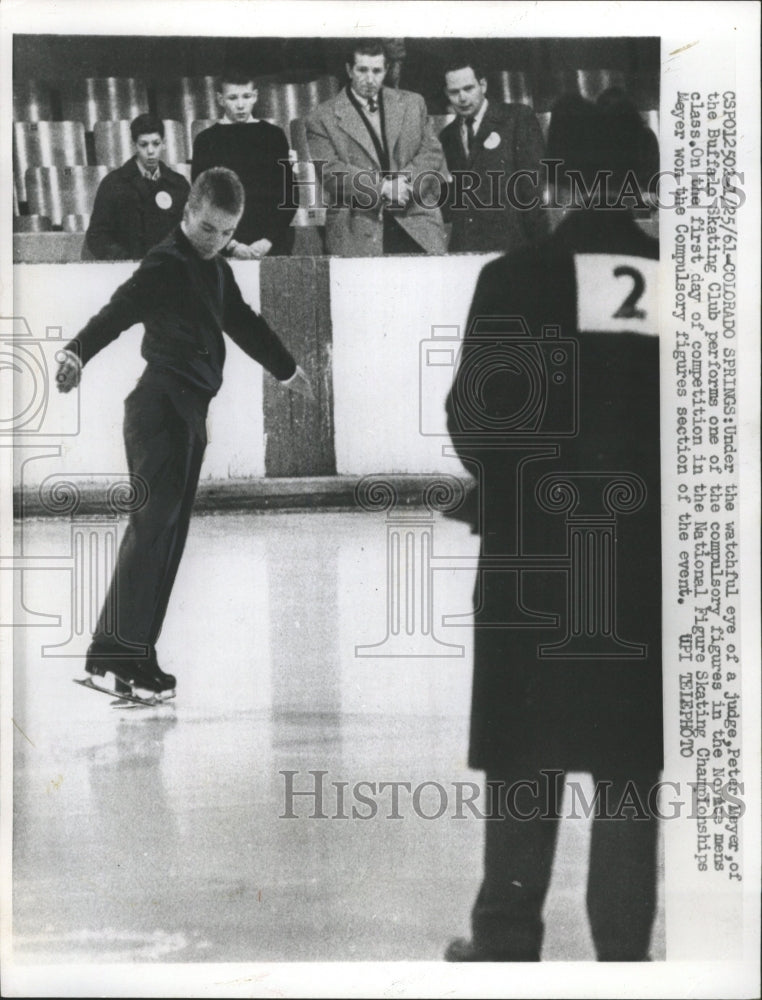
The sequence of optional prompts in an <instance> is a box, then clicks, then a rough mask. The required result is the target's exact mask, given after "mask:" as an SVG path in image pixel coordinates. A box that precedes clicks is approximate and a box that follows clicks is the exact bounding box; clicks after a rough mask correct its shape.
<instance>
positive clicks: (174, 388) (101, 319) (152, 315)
mask: <svg viewBox="0 0 762 1000" xmlns="http://www.w3.org/2000/svg"><path fill="white" fill-rule="evenodd" d="M242 210H243V188H242V187H241V183H240V181H239V180H238V178H237V177H236V176H235V174H234V173H233V172H232V171H230V170H225V169H222V168H220V169H214V170H209V171H207V172H206V173H203V174H201V176H200V177H198V178H197V179H196V181H195V182H194V184H193V187H192V189H191V192H190V196H189V199H188V203H187V205H186V210H185V213H184V216H183V221H182V223H181V224H180V226H178V228H177V229H176V230H175V231H174V232H173V233H171V234H170V235H169V236H168V237H167V238H166V240H164V241H163V242H162V243H160V244H159V245H158V246H156V247H154V248H153V250H151V252H150V253H149V254H148V255H147V256H146V258H145V259H144V260H143V262H142V264H141V266H140V267H139V268H138V270H137V271H135V273H134V274H133V275H132V277H131V278H130V279H129V280H128V281H126V282H125V283H124V284H123V285H121V286H120V287H119V288H118V289H117V290H116V291H115V292H114V294H113V296H112V297H111V301H110V302H108V303H107V305H105V306H104V307H103V309H101V311H100V312H99V313H98V314H97V315H96V316H93V318H92V319H91V320H90V321H89V322H88V323H87V324H86V325H85V326H84V327H83V329H82V330H81V331H80V332H79V334H77V336H76V337H75V338H74V339H73V340H72V341H71V342H70V343H69V344H67V346H66V349H65V350H66V358H65V360H64V361H63V362H62V363H61V366H60V368H59V372H58V376H57V381H58V388H59V390H60V391H62V392H68V391H69V390H70V389H72V388H73V387H74V386H76V385H77V384H78V383H79V379H80V375H81V370H82V367H83V366H84V365H86V364H88V362H89V361H90V360H91V359H92V358H93V357H94V356H95V354H97V353H98V352H99V351H101V350H102V349H103V348H104V347H106V346H107V345H108V344H109V343H111V341H113V340H114V339H116V337H118V336H119V334H120V333H122V331H123V330H126V329H128V328H129V327H131V326H133V325H134V324H135V323H143V324H144V326H145V335H144V337H143V342H142V346H141V353H142V355H143V357H144V358H145V360H146V368H145V371H144V372H143V374H142V376H141V378H140V380H139V381H138V383H137V385H136V386H135V388H134V389H133V391H132V392H131V393H130V395H129V396H128V397H127V399H126V400H125V419H124V440H125V448H126V452H127V464H128V468H129V471H130V473H131V474H132V475H134V476H135V477H136V487H135V488H136V492H137V494H138V495H140V493H141V492H144V493H145V498H144V499H145V502H144V503H143V504H142V505H138V506H137V509H136V510H135V512H134V513H133V514H132V516H131V518H130V523H129V525H128V528H127V531H126V532H125V535H124V538H123V540H122V544H121V547H120V550H119V558H118V561H117V566H116V570H115V573H114V578H113V580H112V583H111V587H110V590H109V593H108V594H107V596H106V600H105V602H104V606H103V610H102V612H101V615H100V618H99V620H98V624H97V626H96V629H95V634H94V635H93V640H92V643H91V645H90V648H89V650H88V654H87V662H86V664H85V669H86V671H87V672H88V673H89V674H95V675H99V676H102V675H104V674H105V673H106V672H111V673H113V674H114V676H115V678H116V681H117V688H116V690H119V687H118V684H119V683H121V684H126V685H135V686H137V687H140V688H146V689H147V690H149V691H154V692H166V691H172V690H174V687H175V678H174V677H173V676H172V675H171V674H167V673H165V672H164V671H162V670H161V668H160V667H159V664H158V660H157V655H156V640H157V639H158V636H159V633H160V631H161V626H162V622H163V620H164V615H165V613H166V609H167V603H168V601H169V596H170V593H171V591H172V586H173V583H174V579H175V574H176V573H177V568H178V566H179V563H180V557H181V555H182V552H183V547H184V545H185V539H186V535H187V533H188V525H189V522H190V515H191V508H192V506H193V499H194V496H195V493H196V487H197V484H198V477H199V472H200V469H201V462H202V459H203V455H204V449H205V447H206V414H207V410H208V407H209V403H210V401H211V400H212V398H213V397H214V396H215V395H216V393H217V391H218V390H219V388H220V385H221V383H222V369H223V365H224V362H225V342H224V339H223V336H222V334H223V330H224V331H225V332H226V333H227V334H228V335H229V336H230V337H232V339H233V340H234V341H235V342H236V344H238V346H239V347H240V348H241V349H242V350H243V351H245V352H246V354H248V355H249V356H250V357H251V358H253V359H254V360H255V361H257V362H259V363H260V364H261V365H262V366H263V367H264V368H266V369H267V370H268V371H269V372H270V373H271V374H272V375H273V376H274V377H275V378H276V379H278V380H279V381H280V382H282V383H283V384H285V385H287V386H288V387H289V388H290V389H291V390H294V391H297V392H300V393H302V394H304V395H308V396H309V395H311V389H310V386H309V382H308V380H307V378H306V376H305V375H304V372H303V371H302V370H301V368H299V367H298V366H297V364H296V362H295V361H294V359H293V357H292V356H291V354H290V352H289V351H288V349H287V348H286V347H285V346H284V345H283V343H282V342H281V341H280V339H279V338H278V337H277V336H276V334H275V333H274V332H273V331H272V330H271V329H270V327H269V326H268V325H267V323H266V322H265V321H264V320H263V319H262V317H261V316H259V315H258V314H257V313H255V312H254V311H253V310H252V309H251V308H250V307H249V306H248V305H247V304H246V302H245V301H244V300H243V298H242V296H241V292H240V290H239V288H238V285H237V284H236V280H235V277H234V276H233V272H232V269H231V267H230V265H229V264H228V263H227V261H225V260H223V259H222V258H221V257H220V256H219V252H220V250H222V249H223V248H224V247H225V246H226V245H227V243H228V242H229V240H230V239H231V238H232V236H233V233H234V231H235V228H236V226H237V224H238V221H239V219H240V216H241V211H242Z"/></svg>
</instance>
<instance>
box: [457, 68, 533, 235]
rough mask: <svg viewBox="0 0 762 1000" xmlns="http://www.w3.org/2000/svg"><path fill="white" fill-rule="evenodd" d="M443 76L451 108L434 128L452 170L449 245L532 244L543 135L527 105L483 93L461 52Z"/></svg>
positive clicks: (483, 84) (478, 76)
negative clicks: (451, 115)
mask: <svg viewBox="0 0 762 1000" xmlns="http://www.w3.org/2000/svg"><path fill="white" fill-rule="evenodd" d="M444 79H445V93H446V95H447V99H448V100H449V102H450V106H451V107H452V109H453V110H454V111H455V114H456V118H455V120H454V121H452V122H450V124H449V125H447V126H446V127H445V128H444V129H443V130H442V131H441V132H440V134H439V139H440V142H441V143H442V148H443V149H444V152H445V157H446V158H447V167H448V170H449V172H450V174H451V177H452V180H451V181H450V184H449V186H448V195H449V197H448V199H447V202H446V204H445V206H444V210H445V214H446V217H447V219H448V221H450V222H451V223H452V234H451V237H450V247H449V249H450V252H459V251H460V252H463V251H471V252H478V253H490V252H493V251H499V252H500V253H506V252H508V251H511V250H516V249H518V248H519V247H521V246H526V245H531V244H534V243H537V242H538V241H539V240H540V239H542V237H543V236H545V235H546V224H545V215H544V213H543V212H542V208H541V204H540V202H541V196H542V193H543V192H542V177H543V175H542V172H541V166H540V161H541V159H542V157H543V154H544V142H543V138H542V132H541V131H540V126H539V124H538V122H537V118H536V117H535V114H534V112H533V111H532V109H531V108H529V107H527V106H526V105H524V104H504V103H502V102H501V101H497V100H495V99H494V98H488V96H487V80H486V78H485V76H484V74H483V73H482V71H481V70H480V69H479V68H478V66H476V67H475V66H474V65H472V64H471V62H469V61H468V58H467V57H464V58H463V59H462V60H460V61H458V60H457V59H456V60H454V61H453V62H452V63H451V64H450V65H449V66H448V68H447V69H446V71H445V75H444ZM533 178H534V179H533Z"/></svg>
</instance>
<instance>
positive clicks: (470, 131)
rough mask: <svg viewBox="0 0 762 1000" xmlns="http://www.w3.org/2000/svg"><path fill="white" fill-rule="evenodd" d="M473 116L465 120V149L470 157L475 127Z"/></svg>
mask: <svg viewBox="0 0 762 1000" xmlns="http://www.w3.org/2000/svg"><path fill="white" fill-rule="evenodd" d="M475 117H476V116H475V115H471V116H470V117H469V118H466V147H467V151H468V155H469V156H470V155H471V150H472V149H473V146H474V136H475V135H476V125H475Z"/></svg>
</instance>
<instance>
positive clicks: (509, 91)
mask: <svg viewBox="0 0 762 1000" xmlns="http://www.w3.org/2000/svg"><path fill="white" fill-rule="evenodd" d="M495 82H496V84H497V88H496V89H497V93H498V95H499V97H500V100H502V101H505V102H506V103H507V104H528V105H529V106H530V107H531V106H532V104H533V99H532V90H531V87H530V85H529V80H528V78H527V75H526V73H522V72H519V71H513V70H507V69H504V70H501V71H500V72H499V73H498V74H497V80H496V81H495Z"/></svg>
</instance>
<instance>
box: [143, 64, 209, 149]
mask: <svg viewBox="0 0 762 1000" xmlns="http://www.w3.org/2000/svg"><path fill="white" fill-rule="evenodd" d="M156 111H157V113H158V114H159V116H160V117H161V118H166V119H171V120H173V121H178V122H181V123H182V124H183V126H184V128H185V138H186V142H187V146H188V150H190V149H191V147H192V145H193V138H192V136H191V123H192V122H194V121H198V120H200V119H204V118H205V119H214V120H216V119H217V117H218V115H219V113H220V109H219V105H218V104H217V82H216V78H215V77H213V76H182V77H179V79H176V80H169V81H165V82H162V83H160V84H157V87H156Z"/></svg>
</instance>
